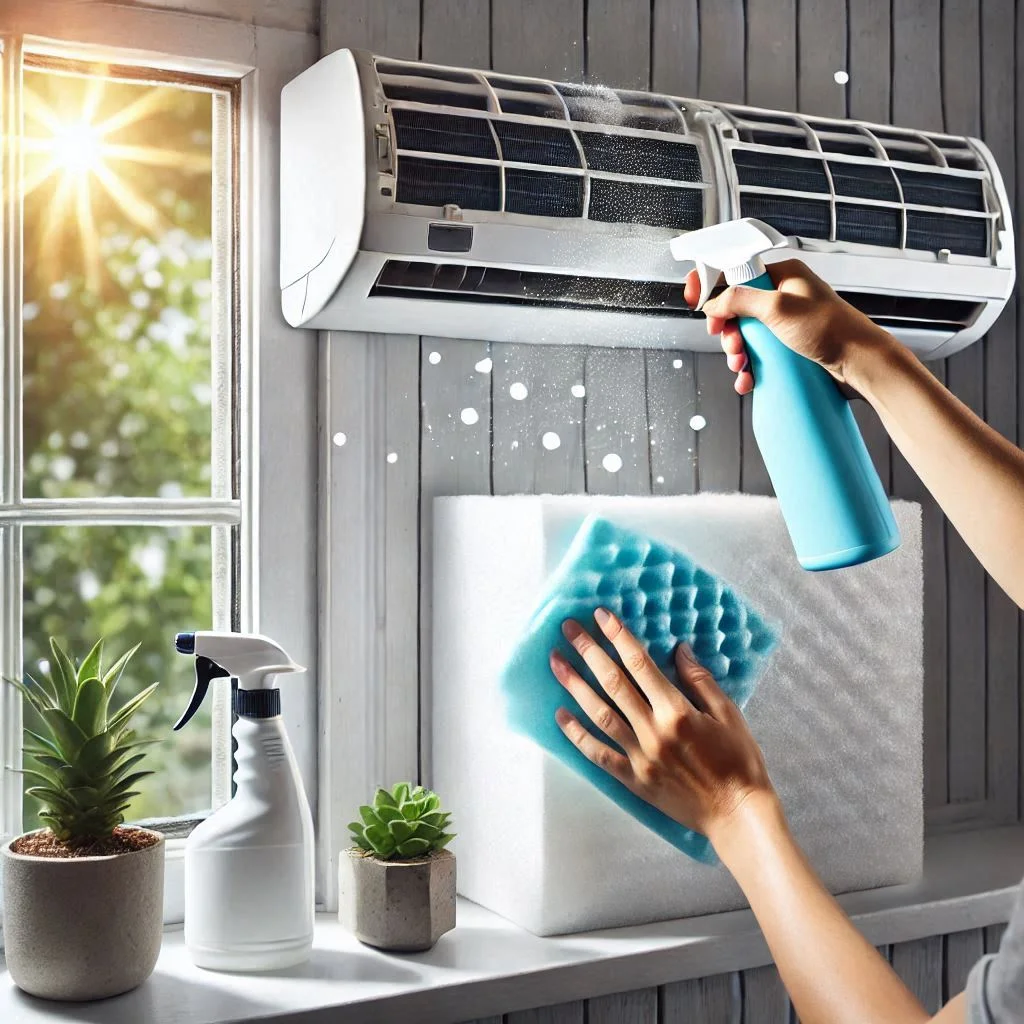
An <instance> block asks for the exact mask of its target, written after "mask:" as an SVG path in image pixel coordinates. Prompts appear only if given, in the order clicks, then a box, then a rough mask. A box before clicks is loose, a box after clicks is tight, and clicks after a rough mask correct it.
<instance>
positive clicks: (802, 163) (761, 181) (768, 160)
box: [733, 149, 829, 192]
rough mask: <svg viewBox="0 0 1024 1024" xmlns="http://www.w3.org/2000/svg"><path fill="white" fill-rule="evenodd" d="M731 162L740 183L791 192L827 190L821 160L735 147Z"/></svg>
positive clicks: (826, 180) (826, 179)
mask: <svg viewBox="0 0 1024 1024" xmlns="http://www.w3.org/2000/svg"><path fill="white" fill-rule="evenodd" d="M733 162H734V164H735V165H736V176H737V178H738V179H739V183H740V184H741V185H758V186H761V187H763V188H783V189H788V190H791V191H793V192H828V190H829V189H828V178H827V177H826V176H825V166H824V164H823V163H822V162H821V161H820V160H815V159H812V158H811V159H809V158H805V157H799V156H783V155H781V154H779V153H763V152H758V151H755V150H749V149H735V150H733Z"/></svg>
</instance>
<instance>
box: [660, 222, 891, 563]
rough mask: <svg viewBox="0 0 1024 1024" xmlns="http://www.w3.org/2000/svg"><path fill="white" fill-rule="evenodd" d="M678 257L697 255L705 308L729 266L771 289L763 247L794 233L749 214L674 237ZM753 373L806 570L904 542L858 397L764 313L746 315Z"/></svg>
mask: <svg viewBox="0 0 1024 1024" xmlns="http://www.w3.org/2000/svg"><path fill="white" fill-rule="evenodd" d="M670 244H671V248H672V255H673V256H674V257H675V258H676V259H677V260H685V261H690V262H693V263H696V265H697V274H698V277H699V278H700V299H699V300H698V302H697V306H696V308H697V309H700V308H701V307H702V306H703V305H704V303H705V302H706V301H707V299H708V297H709V296H710V294H711V290H712V289H713V288H714V286H715V285H716V284H717V282H718V279H719V277H720V276H721V274H722V273H723V272H724V273H725V279H726V281H727V282H728V284H730V285H734V284H736V285H746V286H747V287H748V288H762V289H765V290H771V289H773V288H774V287H775V285H774V284H773V283H772V279H771V278H770V277H769V276H768V273H767V271H766V270H765V265H764V261H763V260H762V259H761V256H762V254H763V253H765V252H768V251H769V250H771V249H777V248H781V247H783V246H785V245H786V238H785V236H784V235H782V234H780V233H779V232H778V231H776V230H775V229H774V228H772V227H770V226H769V225H767V224H765V223H763V222H762V221H759V220H754V219H753V218H750V217H746V218H744V219H742V220H734V221H727V222H725V223H723V224H715V225H712V226H711V227H707V228H701V229H699V230H697V231H690V232H688V233H687V234H685V235H679V236H678V237H676V238H674V239H672V241H671V243H670ZM739 327H740V333H741V334H742V335H743V340H744V341H745V342H746V346H747V353H748V355H749V358H750V370H751V373H752V374H753V377H754V392H753V396H752V401H753V415H752V417H751V422H752V424H753V428H754V437H755V438H756V439H757V445H758V448H760V450H761V455H762V457H763V458H764V464H765V468H766V469H767V470H768V476H769V477H770V478H771V481H772V486H773V487H774V488H775V494H776V497H777V498H778V500H779V508H780V509H781V511H782V516H783V518H784V519H785V521H786V526H787V528H788V530H789V535H790V538H791V539H792V541H793V547H794V548H795V549H796V554H797V558H798V559H799V560H800V564H801V565H802V566H803V567H804V568H805V569H810V570H821V569H841V568H845V567H846V566H851V565H858V564H860V563H862V562H869V561H871V560H872V559H874V558H879V557H881V556H882V555H886V554H888V553H889V552H890V551H893V550H894V549H895V548H897V547H899V544H900V535H899V530H898V528H897V526H896V521H895V520H894V519H893V515H892V509H891V508H890V507H889V501H888V499H887V498H886V495H885V491H884V489H883V488H882V482H881V481H880V480H879V479H878V473H877V472H876V471H875V467H874V464H873V463H872V461H871V456H870V454H869V453H868V450H867V446H866V445H865V444H864V439H863V438H862V437H861V434H860V430H859V429H858V427H857V421H856V420H855V419H854V417H853V410H852V409H851V408H850V403H849V401H848V400H847V399H846V397H845V396H844V395H843V393H842V392H841V391H840V390H839V386H838V385H837V384H836V382H835V380H833V379H832V377H831V375H830V374H829V373H828V371H826V370H825V369H824V368H823V367H821V366H819V365H818V364H817V363H815V362H812V361H811V360H810V359H807V358H806V357H805V356H802V355H800V354H799V353H797V352H794V351H793V350H792V349H790V348H788V347H787V346H786V345H784V344H783V343H782V342H781V341H779V339H778V338H777V337H775V335H774V334H773V333H772V332H771V331H770V330H769V329H768V328H767V327H765V325H764V324H762V323H761V322H760V321H758V320H755V319H753V318H751V317H740V320H739Z"/></svg>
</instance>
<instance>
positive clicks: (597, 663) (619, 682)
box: [562, 619, 651, 742]
mask: <svg viewBox="0 0 1024 1024" xmlns="http://www.w3.org/2000/svg"><path fill="white" fill-rule="evenodd" d="M562 633H563V634H564V635H565V639H566V640H568V641H569V643H571V644H572V645H573V647H575V648H576V650H577V651H578V652H579V654H580V656H581V657H582V658H583V660H584V661H585V662H586V663H587V667H588V668H589V669H590V671H591V672H593V673H594V676H595V677H596V678H597V681H598V683H600V684H601V689H602V690H604V692H605V693H606V694H607V695H608V696H609V697H610V698H611V699H612V700H613V701H614V702H615V704H616V706H617V707H618V708H619V709H620V710H621V711H622V713H623V714H624V715H625V716H626V719H627V720H628V721H629V724H630V725H631V726H632V727H633V731H634V732H635V733H636V734H637V735H638V737H639V738H640V740H641V742H642V741H643V740H645V739H646V738H648V736H649V734H650V717H651V711H650V708H649V707H648V706H647V703H646V702H645V701H644V699H643V697H641V696H640V694H639V692H638V691H637V688H636V687H635V686H634V685H633V684H632V683H631V682H630V680H629V679H628V677H627V676H626V673H625V672H623V671H622V669H621V668H620V667H619V666H618V665H616V664H615V662H614V661H613V660H612V659H611V658H610V657H609V656H608V655H607V654H606V653H605V652H604V650H603V649H602V648H601V646H600V645H599V644H597V643H596V642H595V641H594V639H593V638H592V637H591V636H590V634H589V633H587V631H586V630H585V629H584V628H583V627H582V626H581V625H580V624H579V623H578V622H576V621H575V620H573V619H568V620H567V621H566V622H564V623H563V624H562Z"/></svg>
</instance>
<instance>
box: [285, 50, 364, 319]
mask: <svg viewBox="0 0 1024 1024" xmlns="http://www.w3.org/2000/svg"><path fill="white" fill-rule="evenodd" d="M365 138H366V135H365V125H364V121H363V101H362V94H361V89H360V84H359V74H358V71H357V68H356V62H355V59H354V57H353V54H352V52H351V51H350V50H336V51H335V52H334V53H331V54H328V56H326V57H324V58H323V59H322V60H319V61H318V62H317V63H316V64H314V65H313V66H312V67H311V68H308V69H307V70H306V71H304V72H303V73H302V74H301V75H299V76H298V77H297V78H295V79H293V80H292V81H291V82H289V83H288V84H287V85H286V86H285V87H284V89H283V90H282V92H281V304H282V309H283V312H284V316H285V319H286V320H287V321H288V323H290V324H291V325H292V326H293V327H300V326H303V325H304V324H306V323H308V322H309V320H310V318H311V317H312V316H314V315H315V314H316V313H318V312H319V311H320V310H321V309H323V307H324V305H325V304H326V303H327V301H328V300H329V299H330V297H331V296H332V295H333V294H334V292H335V291H336V290H337V288H338V285H340V284H341V282H342V280H343V279H344V277H345V274H346V273H347V271H348V268H349V266H350V265H351V263H352V260H353V259H354V258H355V255H356V253H357V252H358V251H359V236H360V234H361V233H362V229H363V219H364V216H365V209H366V143H365Z"/></svg>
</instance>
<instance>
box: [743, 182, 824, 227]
mask: <svg viewBox="0 0 1024 1024" xmlns="http://www.w3.org/2000/svg"><path fill="white" fill-rule="evenodd" d="M740 211H741V214H742V216H744V217H756V218H757V219H758V220H763V221H766V222H767V223H768V224H771V226H772V227H773V228H775V229H776V230H777V231H781V232H782V233H783V234H784V235H800V236H802V237H803V238H828V237H829V236H830V234H831V229H832V213H831V210H830V208H829V204H828V203H827V202H821V201H819V200H817V199H802V198H796V197H788V196H766V195H758V194H757V193H753V192H744V193H743V194H742V195H741V196H740Z"/></svg>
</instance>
